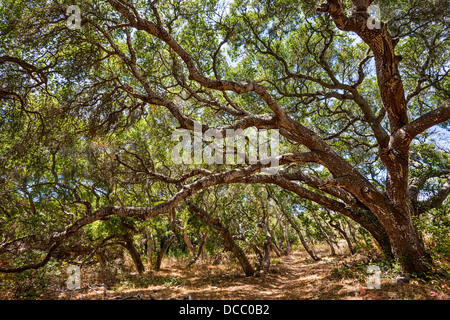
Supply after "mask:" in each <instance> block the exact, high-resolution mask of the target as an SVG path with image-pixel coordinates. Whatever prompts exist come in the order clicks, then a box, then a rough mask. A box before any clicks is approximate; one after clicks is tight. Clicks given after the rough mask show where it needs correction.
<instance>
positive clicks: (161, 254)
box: [154, 233, 175, 271]
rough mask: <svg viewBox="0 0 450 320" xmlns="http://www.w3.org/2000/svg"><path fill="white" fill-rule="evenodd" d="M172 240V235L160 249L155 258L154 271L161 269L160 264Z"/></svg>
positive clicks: (173, 238) (173, 235) (173, 237)
mask: <svg viewBox="0 0 450 320" xmlns="http://www.w3.org/2000/svg"><path fill="white" fill-rule="evenodd" d="M174 240H175V234H173V233H172V235H171V236H170V238H169V239H168V240H167V241H166V242H165V243H164V245H163V247H162V248H161V251H160V252H159V254H158V257H157V258H156V263H155V268H154V269H155V270H156V271H159V270H160V269H161V263H162V260H163V258H164V255H165V254H166V252H167V249H169V247H170V245H171V244H172V242H173V241H174Z"/></svg>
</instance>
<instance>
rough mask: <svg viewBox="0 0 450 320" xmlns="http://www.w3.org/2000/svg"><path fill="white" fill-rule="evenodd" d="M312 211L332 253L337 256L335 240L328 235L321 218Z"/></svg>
mask: <svg viewBox="0 0 450 320" xmlns="http://www.w3.org/2000/svg"><path fill="white" fill-rule="evenodd" d="M311 213H312V216H313V218H314V220H315V221H316V223H317V226H318V227H319V230H320V232H321V233H322V235H323V236H324V238H325V241H326V242H327V243H328V246H329V247H330V250H331V255H332V256H335V255H336V250H335V249H334V246H333V242H332V241H331V239H330V236H329V235H328V233H327V232H326V231H325V229H324V228H323V226H322V223H320V221H319V218H317V216H316V214H315V213H314V212H312V211H311Z"/></svg>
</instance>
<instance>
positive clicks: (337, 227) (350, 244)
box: [327, 211, 356, 254]
mask: <svg viewBox="0 0 450 320" xmlns="http://www.w3.org/2000/svg"><path fill="white" fill-rule="evenodd" d="M327 214H328V216H329V217H330V220H329V221H328V224H329V225H330V226H331V227H333V228H335V229H336V230H337V231H338V232H339V233H340V234H341V235H342V237H343V238H344V239H345V241H346V242H347V245H348V248H349V250H350V253H351V254H355V253H356V252H355V248H354V247H353V244H352V242H351V241H350V238H349V237H348V235H347V233H346V232H345V230H344V228H343V227H342V224H341V220H339V224H338V223H336V221H334V220H333V217H332V216H331V214H330V212H328V211H327Z"/></svg>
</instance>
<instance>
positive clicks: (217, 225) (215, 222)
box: [185, 200, 255, 276]
mask: <svg viewBox="0 0 450 320" xmlns="http://www.w3.org/2000/svg"><path fill="white" fill-rule="evenodd" d="M185 202H186V203H187V204H188V206H189V208H190V209H191V210H192V211H193V212H194V213H195V214H196V215H197V216H198V217H200V218H202V219H203V220H204V221H205V222H207V223H208V224H209V225H211V226H212V227H213V228H214V229H215V230H216V231H217V232H218V233H219V234H220V235H221V236H222V240H223V243H224V246H225V249H226V250H228V251H231V252H232V253H233V254H234V255H235V257H236V258H237V259H238V261H239V263H240V265H241V267H242V270H243V271H244V273H245V275H246V276H253V275H254V274H255V270H254V269H253V267H252V265H251V263H250V261H249V260H248V258H247V256H246V255H245V253H244V251H243V250H242V249H241V248H240V247H239V246H238V244H237V243H236V242H235V241H234V239H233V235H232V234H231V232H230V230H229V229H228V228H226V227H225V226H224V225H223V224H222V222H220V220H219V219H216V218H213V217H212V216H211V215H209V214H208V213H207V212H206V211H205V210H203V209H202V208H200V207H199V206H197V205H195V204H194V203H193V202H192V201H190V200H185Z"/></svg>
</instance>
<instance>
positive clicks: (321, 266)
mask: <svg viewBox="0 0 450 320" xmlns="http://www.w3.org/2000/svg"><path fill="white" fill-rule="evenodd" d="M344 259H345V257H343V256H335V257H324V256H323V255H322V261H319V262H313V261H312V260H311V259H309V257H308V256H307V254H306V253H305V252H301V251H300V252H294V253H292V254H291V255H290V256H286V257H281V258H279V259H278V261H279V262H278V263H277V264H276V265H273V266H272V270H271V272H270V273H269V274H263V275H260V276H258V277H245V276H243V275H242V272H241V271H240V270H239V269H232V268H226V267H224V266H223V265H221V266H214V265H211V264H208V263H200V264H199V265H197V266H195V267H194V268H191V269H188V270H186V269H184V267H183V266H180V265H179V264H178V265H176V264H172V265H170V264H168V263H166V265H165V266H164V268H163V269H161V271H159V272H158V273H154V272H152V271H151V272H150V273H149V274H146V275H144V277H157V278H158V279H166V280H171V279H176V280H177V282H178V283H176V284H167V283H166V284H161V285H140V286H138V287H136V285H133V282H131V284H130V285H122V287H115V288H114V290H112V289H108V290H106V294H105V291H104V289H103V288H101V287H100V288H92V286H91V287H90V288H88V287H85V288H82V289H81V290H79V291H78V292H76V293H75V292H70V293H69V292H67V291H66V292H60V293H54V294H52V295H50V296H48V297H47V298H50V299H114V298H115V297H116V298H117V297H125V296H136V295H138V294H140V297H141V298H142V299H150V298H151V297H153V298H156V299H168V298H173V297H177V298H181V297H183V296H185V295H188V294H189V295H191V296H192V297H193V299H195V300H240V299H246V300H272V299H282V300H303V299H306V300H314V299H318V300H332V299H339V300H354V299H423V298H430V297H432V296H433V295H432V294H431V295H430V290H429V288H428V287H425V286H420V285H418V284H414V283H411V284H405V285H401V286H400V285H396V284H394V283H393V281H392V279H382V281H381V284H382V289H381V290H367V288H366V285H365V281H363V280H357V279H340V280H336V279H333V278H332V277H330V274H331V271H332V269H333V268H335V267H337V266H342V261H343V260H344ZM141 277H142V276H141ZM134 283H136V282H134Z"/></svg>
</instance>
